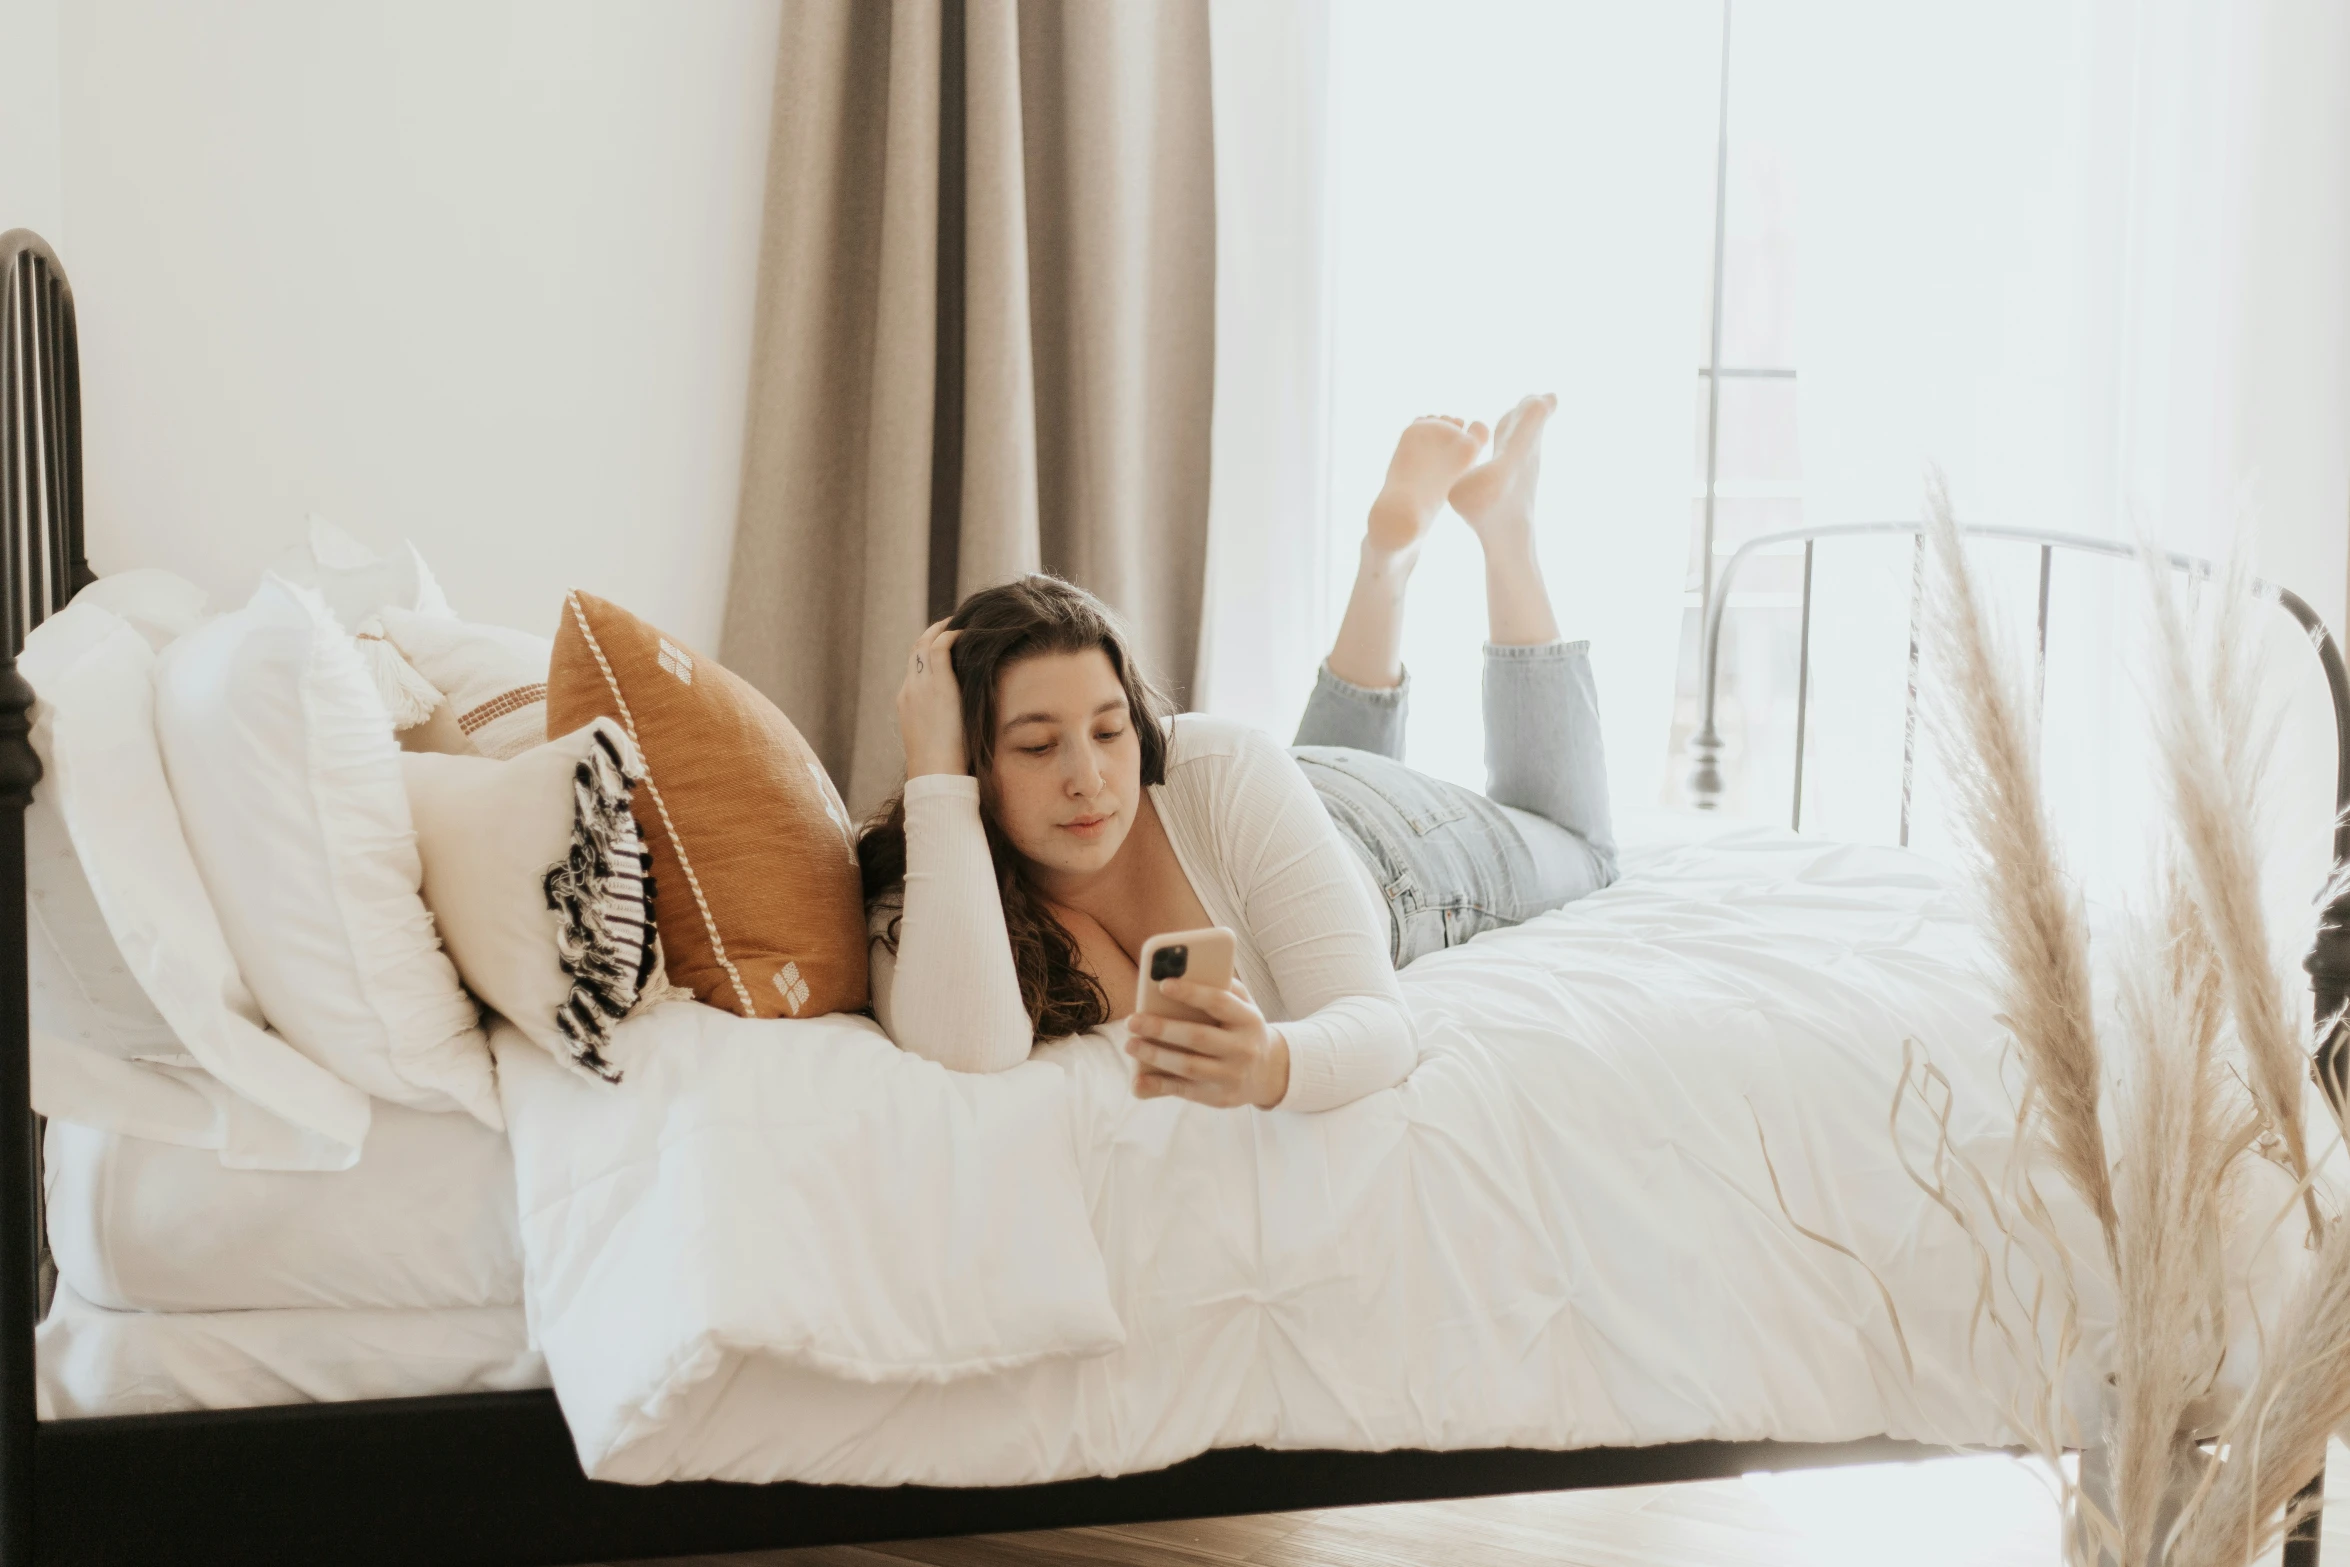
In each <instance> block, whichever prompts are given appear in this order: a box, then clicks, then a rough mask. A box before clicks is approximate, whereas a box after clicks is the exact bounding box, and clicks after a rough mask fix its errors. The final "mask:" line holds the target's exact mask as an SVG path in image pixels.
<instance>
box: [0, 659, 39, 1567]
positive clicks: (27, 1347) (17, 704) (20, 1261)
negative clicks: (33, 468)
mask: <svg viewBox="0 0 2350 1567" xmlns="http://www.w3.org/2000/svg"><path fill="white" fill-rule="evenodd" d="M32 705H33V688H32V687H31V686H29V685H27V684H26V683H25V678H24V676H22V675H20V674H18V673H17V672H16V660H15V659H14V657H10V658H8V659H7V660H6V661H5V662H4V663H0V1236H4V1237H5V1238H6V1244H5V1255H4V1256H0V1567H29V1564H30V1563H31V1561H32V1559H33V1439H34V1434H35V1422H36V1419H37V1413H36V1398H37V1395H36V1393H35V1390H34V1388H35V1384H34V1366H33V1328H34V1326H35V1324H36V1323H37V1322H38V1321H39V1317H40V1309H41V1307H40V1280H39V1271H40V1246H41V1238H40V1217H39V1209H38V1206H37V1205H38V1203H39V1201H40V1191H39V1187H38V1182H37V1178H36V1176H35V1174H34V1165H33V1160H34V1147H33V1083H32V1050H31V1044H30V1035H29V1024H28V1021H27V1018H26V1013H25V992H26V977H25V907H24V881H25V876H24V809H25V806H26V804H27V803H28V802H29V801H30V800H31V799H32V796H33V785H34V784H35V783H37V782H39V781H40V777H41V762H40V758H39V757H37V756H35V755H34V754H33V747H32V742H31V740H30V739H29V738H28V733H27V732H28V729H29V726H30V718H31V710H32Z"/></svg>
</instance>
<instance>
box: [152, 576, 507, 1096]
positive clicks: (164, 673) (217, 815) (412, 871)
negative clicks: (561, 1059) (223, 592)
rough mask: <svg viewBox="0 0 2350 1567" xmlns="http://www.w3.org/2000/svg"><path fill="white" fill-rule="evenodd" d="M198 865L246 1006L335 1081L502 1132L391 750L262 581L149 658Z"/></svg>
mask: <svg viewBox="0 0 2350 1567" xmlns="http://www.w3.org/2000/svg"><path fill="white" fill-rule="evenodd" d="M155 686H156V708H155V727H156V733H157V736H158V738H159V739H160V740H161V741H162V747H163V760H164V765H165V768H166V770H167V771H168V773H169V776H170V778H171V790H172V794H173V796H174V797H175V798H176V799H177V800H178V802H179V814H180V821H181V823H182V825H183V826H184V827H185V828H186V831H187V839H188V847H189V848H190V849H191V850H192V851H194V855H195V861H196V869H197V870H198V871H199V872H200V873H201V874H202V876H203V878H204V885H205V887H206V889H207V890H209V891H210V893H211V894H212V906H213V908H214V909H215V910H216V911H218V913H219V915H220V926H221V930H222V931H223V933H225V934H226V935H227V937H228V945H229V950H230V951H231V952H234V953H235V954H236V957H237V964H238V966H239V967H240V968H241V969H243V971H244V975H245V981H246V983H247V984H249V985H251V986H252V987H253V994H254V995H255V996H257V997H259V998H260V1001H261V1011H262V1015H263V1016H265V1017H267V1018H268V1019H269V1021H270V1023H271V1024H272V1025H273V1026H274V1027H275V1028H276V1029H277V1031H278V1032H279V1033H281V1034H283V1035H284V1036H285V1037H286V1039H287V1041H288V1042H290V1043H291V1044H292V1045H293V1046H294V1048H295V1049H297V1050H299V1051H301V1052H302V1053H303V1054H304V1055H306V1056H308V1057H310V1059H312V1060H313V1061H316V1062H317V1063H318V1064H319V1065H321V1066H324V1067H326V1068H327V1069H329V1070H330V1071H332V1072H334V1073H335V1074H336V1075H337V1076H339V1077H341V1078H342V1079H343V1080H344V1081H345V1082H348V1083H352V1084H355V1085H356V1086H358V1087H360V1088H364V1089H366V1090H367V1091H368V1092H369V1093H371V1094H375V1095H377V1096H379V1097H381V1098H384V1099H389V1100H391V1101H392V1102H394V1103H395V1104H404V1105H408V1106H410V1107H411V1108H414V1109H418V1110H449V1109H461V1110H465V1111H468V1112H470V1113H471V1114H472V1115H473V1116H474V1117H475V1118H476V1119H477V1120H479V1121H480V1122H481V1123H482V1124H483V1125H485V1126H489V1127H495V1128H500V1129H502V1128H503V1126H504V1121H503V1119H502V1117H501V1116H500V1114H499V1111H498V1099H497V1092H496V1086H495V1084H494V1082H493V1078H492V1068H491V1065H490V1055H489V1047H488V1044H487V1042H486V1041H485V1040H484V1038H483V1035H482V1031H481V1020H480V1015H479V1013H478V1012H477V1010H476V1009H475V1007H474V1004H473V1001H472V999H471V998H470V997H468V996H467V995H466V994H465V992H464V990H463V989H462V988H461V987H460V986H459V985H458V983H457V971H456V969H455V968H454V967H452V966H451V965H450V962H449V958H448V954H446V953H444V952H443V951H442V950H441V943H440V939H439V937H438V936H436V935H435V934H434V932H433V923H432V916H431V915H430V914H429V913H427V912H426V910H425V907H424V900H423V899H422V898H421V897H420V896H419V895H418V890H417V889H418V885H419V883H420V881H421V879H422V876H423V870H422V867H421V865H420V864H419V862H418V860H417V854H416V831H415V828H414V826H413V825H412V823H411V821H410V818H409V814H408V795H407V792H406V790H405V788H404V787H403V786H402V784H401V781H400V752H399V748H398V747H397V746H396V745H394V744H393V743H392V726H391V721H390V720H389V718H387V717H386V716H385V713H384V708H383V703H382V701H381V700H380V699H378V697H377V696H376V693H375V687H374V685H373V683H372V682H370V681H369V679H368V677H367V672H366V670H365V669H364V668H362V667H361V665H360V662H359V654H358V651H357V649H355V648H354V647H353V646H352V645H351V639H350V638H349V637H348V636H345V635H344V634H343V630H342V628H341V626H339V625H338V624H337V623H336V621H335V618H334V615H333V613H332V612H331V611H329V610H328V609H327V607H326V605H325V604H324V603H323V602H322V601H321V600H320V599H319V597H318V595H317V594H315V593H312V592H310V591H308V590H307V589H304V588H298V587H295V586H293V585H292V584H291V583H288V582H286V581H285V580H284V579H282V578H280V577H277V576H275V575H274V574H273V575H269V576H265V577H263V578H262V579H261V586H260V587H259V588H258V589H257V590H255V592H254V594H253V599H252V602H251V603H249V604H247V605H246V606H245V607H244V608H243V609H241V610H238V611H236V612H235V613H233V614H228V615H223V616H221V617H220V618H219V619H218V620H215V621H212V622H211V623H209V624H207V625H205V626H202V627H200V628H198V629H197V630H195V631H192V632H190V633H189V634H188V635H186V636H184V637H182V638H180V639H179V640H178V641H177V642H174V643H173V644H172V645H171V646H170V647H168V648H166V649H165V650H164V651H163V653H162V655H161V656H160V657H159V658H158V659H157V661H156V666H155Z"/></svg>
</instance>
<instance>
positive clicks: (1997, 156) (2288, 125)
mask: <svg viewBox="0 0 2350 1567" xmlns="http://www.w3.org/2000/svg"><path fill="white" fill-rule="evenodd" d="M1738 28H1739V33H1738V56H1737V64H1738V70H1739V71H1740V73H1741V80H1742V81H1748V82H1753V83H1755V84H1757V85H1758V87H1760V88H1762V89H1763V90H1764V92H1765V96H1766V97H1768V98H1769V99H1770V103H1769V105H1768V107H1767V108H1765V109H1764V110H1762V111H1761V112H1765V113H1770V114H1776V115H1779V116H1782V117H1783V119H1784V127H1785V129H1786V131H1787V133H1788V134H1789V136H1790V140H1791V143H1792V144H1793V145H1794V147H1795V148H1796V149H1797V152H1796V157H1795V160H1794V161H1795V165H1796V169H1797V179H1798V182H1799V187H1800V195H1799V203H1800V215H1799V219H1798V224H1797V228H1798V234H1799V242H1798V245H1799V258H1798V267H1797V270H1798V274H1799V282H1798V296H1799V309H1798V319H1799V327H1798V331H1799V342H1800V353H1799V358H1800V366H1801V381H1800V386H1801V420H1802V444H1803V470H1804V485H1805V492H1806V494H1805V500H1806V515H1807V517H1808V518H1809V519H1810V520H1811V521H1813V522H1823V523H1825V522H1841V521H1853V520H1861V519H1866V518H1876V517H1910V516H1915V515H1916V514H1917V507H1918V497H1919V489H1920V484H1919V475H1920V471H1921V469H1922V467H1923V465H1924V464H1925V462H1926V461H1928V460H1933V461H1936V462H1939V463H1940V464H1941V465H1942V466H1943V467H1944V468H1945V469H1946V470H1947V471H1948V472H1949V474H1950V477H1951V481H1952V486H1953V489H1954V491H1955V492H1956V495H1957V498H1958V502H1959V505H1960V508H1961V511H1962V514H1963V515H1965V516H1966V517H1968V518H1969V519H1971V520H1978V521H2002V522H2014V523H2023V524H2033V525H2040V526H2047V527H2053V528H2063V529H2069V530H2073V531H2078V532H2085V533H2096V534H2104V535H2109V536H2115V537H2128V536H2130V535H2131V534H2132V533H2133V532H2134V531H2135V529H2136V528H2137V527H2139V526H2140V525H2144V526H2147V527H2149V528H2151V529H2152V530H2153V531H2154V532H2155V533H2156V534H2157V535H2158V536H2159V537H2161V538H2162V539H2163V540H2164V541H2165V542H2167V543H2168V544H2170V545H2171V546H2172V547H2173V548H2179V549H2187V550H2193V551H2198V552H2203V553H2225V551H2226V549H2227V546H2228V541H2229V537H2230V534H2231V532H2232V529H2233V526H2234V520H2235V519H2236V518H2237V517H2238V516H2240V515H2241V516H2244V517H2246V518H2247V519H2248V521H2249V526H2250V527H2251V528H2252V530H2253V535H2254V538H2255V540H2256V543H2257V550H2258V555H2259V562H2258V564H2259V568H2260V569H2261V570H2262V571H2263V572H2264V573H2265V574H2268V575H2270V576H2272V577H2273V578H2274V579H2275V580H2277V581H2280V582H2283V583H2285V584H2287V585H2289V586H2292V587H2294V588H2296V589H2297V590H2299V591H2300V592H2301V593H2302V594H2303V595H2304V596H2305V597H2307V598H2309V600H2310V601H2311V602H2312V604H2313V605H2315V606H2316V607H2317V608H2318V610H2319V612H2320V613H2321V614H2324V615H2325V616H2326V617H2327V618H2328V619H2329V620H2330V621H2332V622H2333V624H2334V625H2335V626H2336V627H2337V628H2339V627H2340V625H2341V621H2342V611H2343V590H2344V580H2345V549H2346V545H2350V92H2345V88H2350V11H2346V10H2345V9H2344V8H2342V7H2338V6H2319V5H2307V4H2296V3H2286V0H2055V3H2051V0H1978V3H1975V4H1971V5H1968V6H1963V7H1961V6H1934V7H1920V6H1884V5H1879V4H1874V3H1868V0H1802V3H1799V4H1791V5H1786V6H1764V5H1753V6H1745V7H1741V9H1740V12H1739V21H1738ZM1983 559H1984V561H1985V563H1986V564H1987V565H1988V566H1990V567H1991V568H1992V569H1993V571H1994V572H1995V573H1996V574H1998V575H1999V577H2000V579H2001V580H2002V581H2003V582H2004V583H2005V584H2006V585H2007V586H2006V591H2005V594H2004V597H2005V598H2006V601H2007V603H2008V605H2009V607H2010V611H2011V616H2012V618H2013V619H2015V620H2016V621H2017V622H2019V623H2020V626H2019V631H2020V635H2021V636H2022V637H2024V638H2028V636H2029V634H2030V617H2031V613H2032V594H2033V590H2034V588H2035V587H2036V579H2037V565H2038V562H2037V559H2036V557H2034V556H2032V555H2031V554H2030V553H2029V552H2016V553H2014V554H2010V555H2007V556H1998V555H1994V554H1992V553H1988V552H1986V554H1985V555H1984V557H1983ZM2056 573H2057V576H2056V588H2055V592H2054V600H2055V602H2054V605H2053V611H2052V619H2051V634H2050V647H2049V661H2050V662H2049V686H2048V697H2047V700H2048V709H2047V730H2048V742H2047V743H2048V770H2049V775H2050V783H2051V792H2052V794H2053V795H2054V797H2055V799H2056V803H2057V809H2058V811H2059V815H2060V818H2061V819H2062V821H2063V822H2064V824H2065V826H2066V828H2067V830H2068V833H2069V835H2070V837H2071V839H2072V841H2073V843H2074V845H2075V847H2076V853H2077V854H2078V856H2079V858H2080V861H2081V863H2082V866H2083V868H2084V870H2086V871H2087V872H2088V873H2089V875H2090V877H2091V880H2092V883H2093V885H2094V884H2098V883H2110V882H2111V881H2112V880H2113V879H2114V878H2115V877H2117V876H2121V875H2122V874H2123V873H2125V872H2129V871H2131V870H2132V868H2133V867H2134V865H2135V863H2136V862H2137V861H2138V860H2139V859H2140V857H2141V856H2142V852H2143V850H2144V847H2145V839H2144V836H2143V828H2142V821H2143V818H2142V816H2141V814H2140V810H2141V808H2142V807H2143V806H2145V805H2146V804H2148V803H2149V800H2150V795H2149V790H2148V785H2147V772H2146V769H2147V760H2148V759H2147V755H2146V751H2145V748H2144V743H2143V737H2142V735H2141V734H2140V732H2139V730H2138V728H2137V725H2136V722H2135V713H2136V709H2137V706H2138V698H2139V688H2138V685H2137V677H2136V674H2135V672H2134V671H2135V669H2136V668H2139V667H2142V664H2141V663H2140V662H2139V661H2138V660H2136V659H2134V658H2133V657H2132V656H2131V649H2132V645H2133V644H2132V639H2133V637H2134V636H2135V633H2136V603H2137V598H2138V593H2139V586H2138V583H2137V581H2136V579H2135V578H2134V576H2133V575H2132V574H2131V571H2130V568H2128V567H2120V568H2114V567H2098V566H2092V565H2089V564H2087V563H2085V562H2082V561H2081V560H2079V559H2078V558H2077V557H2076V558H2070V559H2068V558H2066V557H2062V556H2060V557H2058V560H2057V563H2056ZM1908 579H1909V561H1908V552H1907V548H1906V546H1901V547H1885V548H1873V549H1872V548H1869V547H1861V548H1857V549H1842V550H1835V551H1831V550H1830V549H1828V548H1827V547H1826V546H1823V547H1822V552H1821V555H1820V575H1819V579H1818V586H1819V589H1820V592H1821V595H1822V597H1821V600H1820V602H1821V612H1820V616H1819V618H1818V620H1817V621H1816V622H1815V632H1816V635H1817V639H1818V640H1817V641H1816V642H1815V656H1814V663H1813V669H1814V671H1815V680H1816V682H1817V683H1816V684H1815V688H1814V690H1815V698H1816V703H1817V705H1816V706H1815V714H1816V715H1817V719H1816V723H1815V731H1814V734H1815V740H1814V749H1813V751H1812V767H1811V774H1810V777H1811V779H1812V786H1811V788H1810V789H1809V790H1807V794H1809V795H1810V805H1809V806H1808V807H1807V810H1806V825H1807V826H1811V825H1813V824H1815V823H1816V824H1817V825H1818V826H1819V827H1820V828H1821V829H1822V830H1826V831H1831V832H1848V833H1853V834H1856V835H1866V836H1885V835H1889V833H1890V830H1891V817H1892V813H1893V811H1894V810H1895V808H1896V807H1895V801H1896V800H1897V798H1898V779H1899V768H1900V731H1899V723H1898V719H1897V716H1895V715H1897V714H1898V712H1899V703H1900V699H1901V675H1902V658H1901V649H1902V644H1903V642H1904V641H1905V639H1906V608H1907V595H1908ZM2278 618H2279V621H2280V623H2281V620H2282V617H2281V616H2280V617H2278ZM2288 643H2289V638H2287V637H2286V636H2285V634H2284V633H2283V631H2282V629H2281V626H2280V630H2279V644H2280V645H2279V648H2278V650H2277V656H2276V657H2275V659H2274V660H2273V667H2274V668H2275V670H2276V679H2277V684H2278V686H2279V688H2280V690H2282V691H2283V692H2285V693H2287V695H2288V697H2289V701H2290V706H2289V709H2288V717H2287V725H2286V737H2285V744H2284V748H2283V753H2282V755H2281V756H2280V759H2279V760H2280V785H2281V787H2280V791H2279V796H2278V805H2279V825H2280V827H2281V828H2282V829H2283V837H2284V839H2286V840H2289V841H2290V847H2289V848H2287V849H2285V850H2284V851H2282V852H2287V853H2291V854H2294V855H2296V856H2298V858H2297V860H2296V862H2295V863H2296V865H2297V867H2298V868H2297V870H2296V871H2295V872H2294V875H2295V876H2296V877H2297V880H2298V884H2299V885H2298V888H2297V890H2305V888H2306V885H2307V883H2308V881H2309V878H2310V876H2311V875H2313V874H2314V873H2315V869H2316V868H2317V867H2318V866H2320V865H2321V864H2322V859H2321V858H2320V857H2319V851H2318V850H2317V847H2316V846H2317V844H2318V843H2319V842H2320V841H2321V839H2322V832H2323V824H2324V818H2325V814H2326V811H2327V809H2328V805H2329V801H2328V798H2327V796H2328V789H2327V787H2326V785H2327V782H2328V779H2329V776H2330V771H2329V768H2328V766H2327V764H2326V762H2325V761H2324V758H2325V757H2326V756H2327V755H2329V754H2330V750H2331V746H2332V732H2331V720H2330V718H2329V717H2328V715H2327V711H2326V708H2325V707H2324V705H2323V701H2322V686H2321V684H2320V683H2319V682H2318V680H2317V677H2316V674H2315V663H2314V660H2312V659H2310V658H2309V657H2308V656H2307V654H2306V652H2304V651H2301V650H2299V649H2295V648H2291V647H2290V646H2289V645H2287V644H2288ZM2117 653H2118V654H2119V655H2120V656H2118V657H2117V656H2116V655H2117ZM1925 782H1926V787H1927V792H1928V796H1929V798H1928V799H1927V800H1925V801H1923V802H1921V810H1920V813H1919V816H1920V820H1919V827H1920V836H1921V837H1922V838H1923V839H1924V840H1925V841H1926V842H1927V843H1928V844H1929V845H1930V844H1931V843H1932V841H1933V838H1934V826H1935V822H1934V813H1933V811H1932V809H1931V806H1932V800H1931V794H1932V787H1931V785H1932V780H1931V775H1930V770H1929V772H1928V775H1927V777H1926V780H1925Z"/></svg>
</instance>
